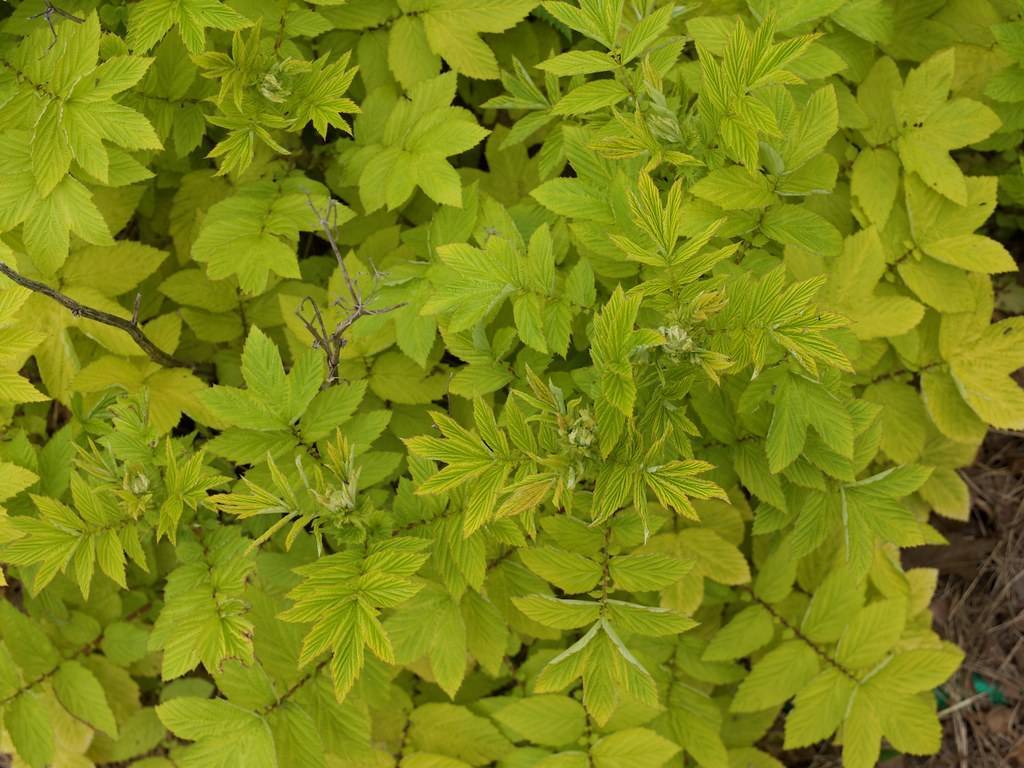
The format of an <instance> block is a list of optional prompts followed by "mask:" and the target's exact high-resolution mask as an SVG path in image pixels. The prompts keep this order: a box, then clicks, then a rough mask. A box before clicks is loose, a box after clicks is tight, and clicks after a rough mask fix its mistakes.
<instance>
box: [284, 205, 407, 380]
mask: <svg viewBox="0 0 1024 768" xmlns="http://www.w3.org/2000/svg"><path fill="white" fill-rule="evenodd" d="M306 200H307V202H308V203H309V207H310V210H312V211H313V214H314V215H315V216H316V218H317V222H318V223H319V225H320V231H321V232H322V233H323V236H324V238H325V239H326V240H327V244H328V245H329V246H330V247H331V252H332V253H333V254H334V258H335V259H336V260H337V262H338V269H340V270H341V276H342V279H343V280H344V281H345V288H346V289H347V293H348V296H339V297H338V298H336V299H335V300H334V302H333V303H334V306H337V307H340V308H341V309H342V310H344V311H345V312H347V314H346V315H345V317H343V318H342V319H341V320H340V321H338V323H337V324H336V325H335V326H334V328H333V329H332V330H328V329H327V323H326V322H325V320H324V316H323V313H322V312H321V311H320V307H318V306H317V303H316V301H315V300H314V299H313V297H312V296H306V297H304V298H303V299H302V302H301V303H300V304H299V308H298V309H297V310H295V314H296V315H297V316H298V318H299V320H301V321H302V324H303V325H304V326H305V327H306V330H307V331H309V333H310V335H311V336H312V337H313V348H314V349H322V350H323V351H324V355H325V356H326V357H327V378H326V379H325V381H324V386H325V387H329V386H331V385H332V384H335V383H337V381H338V368H339V366H340V365H341V351H342V350H343V349H344V348H345V345H346V344H347V343H348V340H347V339H346V338H345V334H346V333H347V332H348V330H349V328H351V327H352V326H353V325H354V324H355V322H356V321H357V320H358V319H359V318H361V317H366V316H367V315H384V314H387V313H388V312H393V311H394V310H396V309H399V308H400V307H403V306H405V304H404V302H403V303H399V304H392V305H390V306H386V307H378V308H375V309H374V308H371V307H370V305H371V304H372V303H373V300H374V298H375V296H376V288H377V285H376V283H377V280H378V279H379V277H380V276H381V275H380V273H378V272H377V271H376V270H375V271H374V274H373V277H374V287H373V290H371V291H370V293H369V295H367V296H364V295H363V292H362V290H361V289H360V287H359V284H358V282H357V281H356V280H354V279H353V277H352V274H351V273H350V272H349V270H348V266H347V265H346V264H345V257H344V255H343V254H342V252H341V248H340V247H339V246H338V238H337V235H336V234H335V233H336V232H337V228H338V225H337V213H338V208H337V202H336V201H335V200H334V199H333V198H330V199H328V201H327V207H326V208H325V209H324V210H322V211H321V210H320V209H318V208H317V207H316V205H315V204H314V203H313V198H311V197H310V196H309V195H306ZM307 305H308V306H309V307H310V312H311V314H310V315H308V316H307V315H306V314H305V313H304V310H305V308H306V306H307Z"/></svg>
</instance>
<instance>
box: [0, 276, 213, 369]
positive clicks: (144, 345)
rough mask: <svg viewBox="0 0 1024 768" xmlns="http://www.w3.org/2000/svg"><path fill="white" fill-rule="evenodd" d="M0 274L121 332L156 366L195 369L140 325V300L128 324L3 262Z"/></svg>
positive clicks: (78, 315) (76, 314)
mask: <svg viewBox="0 0 1024 768" xmlns="http://www.w3.org/2000/svg"><path fill="white" fill-rule="evenodd" d="M0 274H4V275H6V276H7V277H8V278H10V279H11V280H12V281H14V282H15V283H17V284H18V285H20V286H22V287H24V288H28V289H29V290H30V291H34V292H36V293H41V294H42V295H43V296H47V297H49V298H51V299H53V300H54V301H56V302H57V303H58V304H60V305H61V306H63V307H66V308H67V309H68V310H69V311H70V312H71V314H72V315H74V316H75V317H84V318H85V319H86V320H94V321H95V322H97V323H103V324H104V325H109V326H112V327H114V328H119V329H120V330H122V331H124V332H125V333H127V334H128V335H129V336H131V337H132V340H133V341H134V342H135V343H136V344H138V345H139V348H140V349H141V350H142V351H143V352H145V353H146V354H147V355H148V356H149V359H150V360H152V361H153V362H154V363H158V364H160V365H163V366H166V367H168V368H194V367H195V366H193V365H191V364H189V363H186V362H185V361H183V360H179V359H178V358H176V357H174V356H173V355H169V354H167V353H166V352H164V351H163V350H162V349H160V347H158V346H157V345H156V344H154V343H153V342H152V341H151V340H150V338H149V337H148V336H147V335H146V334H145V332H144V331H143V330H142V328H141V327H140V326H139V323H138V320H139V317H138V313H139V297H136V299H135V311H134V312H133V314H132V319H131V320H126V319H125V318H123V317H118V316H117V315H112V314H110V313H109V312H104V311H103V310H100V309H95V308H93V307H88V306H86V305H85V304H80V303H79V302H77V301H75V300H74V299H72V298H71V297H70V296H68V295H67V294H64V293H61V292H60V291H58V290H57V289H55V288H51V287H50V286H48V285H46V284H45V283H40V282H39V281H38V280H33V279H32V278H30V277H25V276H24V275H22V274H20V273H18V272H15V271H14V270H13V269H11V267H9V266H8V265H7V264H5V263H4V262H2V261H0Z"/></svg>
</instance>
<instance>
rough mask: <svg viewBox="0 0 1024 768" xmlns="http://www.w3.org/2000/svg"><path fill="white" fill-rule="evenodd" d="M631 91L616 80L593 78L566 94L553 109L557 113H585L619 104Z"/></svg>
mask: <svg viewBox="0 0 1024 768" xmlns="http://www.w3.org/2000/svg"><path fill="white" fill-rule="evenodd" d="M628 95H629V92H628V91H627V90H626V89H625V87H623V86H622V85H621V84H619V83H618V82H617V81H615V80H593V81H591V82H589V83H585V84H584V85H581V86H580V87H579V88H575V89H573V90H571V91H569V93H567V94H565V96H563V97H562V98H561V99H560V100H559V101H558V102H556V103H555V105H554V106H553V107H552V108H551V111H552V112H553V113H554V114H556V115H585V114H587V113H588V112H595V111H597V110H599V109H603V108H604V107H611V106H614V105H616V104H618V103H619V102H620V101H622V100H623V99H625V98H626V97H627V96H628Z"/></svg>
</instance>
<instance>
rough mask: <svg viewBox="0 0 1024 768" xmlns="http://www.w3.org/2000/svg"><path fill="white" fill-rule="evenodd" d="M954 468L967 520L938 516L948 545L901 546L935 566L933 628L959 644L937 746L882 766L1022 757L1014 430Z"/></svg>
mask: <svg viewBox="0 0 1024 768" xmlns="http://www.w3.org/2000/svg"><path fill="white" fill-rule="evenodd" d="M962 476H963V478H964V480H965V481H966V482H967V484H968V485H969V486H970V488H971V494H972V497H973V507H972V512H971V517H970V520H969V521H968V522H966V523H961V524H956V523H948V522H945V523H942V524H940V528H941V529H942V530H943V533H944V534H945V535H946V538H947V539H949V546H948V547H942V548H925V549H922V550H910V551H908V552H907V553H906V564H907V565H910V566H930V567H934V568H938V569H939V571H940V579H939V587H938V590H937V591H936V595H935V601H934V603H933V612H934V615H935V628H936V630H937V631H938V632H939V634H941V635H942V636H943V637H944V638H946V639H948V640H950V641H952V642H954V643H956V644H957V645H959V646H960V647H961V648H963V649H964V651H965V653H966V660H965V661H964V664H963V667H962V668H961V669H960V670H959V671H958V672H957V673H956V674H955V675H954V677H953V679H952V680H950V681H949V683H947V684H946V685H945V686H944V687H943V688H942V690H941V691H940V707H941V710H940V713H941V714H940V716H941V718H942V722H943V727H944V731H945V738H944V740H943V749H942V751H941V752H940V753H939V754H938V755H936V756H934V757H932V758H929V759H921V758H909V757H901V758H896V759H894V760H891V761H889V762H887V763H883V765H884V766H885V768H911V767H913V768H1014V767H1016V766H1022V767H1024V701H1022V698H1024V433H1019V432H1009V431H999V430H993V431H992V432H990V433H989V435H988V437H987V439H986V440H985V443H984V445H983V446H982V449H981V452H980V453H979V456H978V460H977V462H976V463H975V464H974V465H973V466H971V467H970V468H968V469H966V470H964V471H963V473H962Z"/></svg>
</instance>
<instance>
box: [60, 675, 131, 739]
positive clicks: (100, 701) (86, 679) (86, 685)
mask: <svg viewBox="0 0 1024 768" xmlns="http://www.w3.org/2000/svg"><path fill="white" fill-rule="evenodd" d="M53 691H54V693H55V694H56V696H57V700H58V701H59V702H60V703H61V704H62V705H63V706H64V708H65V709H66V710H67V711H68V712H70V713H71V714H72V715H74V716H75V717H77V718H78V719H79V720H82V721H84V722H86V723H89V725H91V726H93V727H94V728H96V729H98V730H101V731H103V732H104V733H106V734H107V735H108V736H110V737H111V738H114V739H116V738H117V722H116V720H115V719H114V713H113V712H112V711H111V710H110V705H109V704H108V703H107V696H106V694H105V693H104V692H103V688H102V686H101V685H100V682H99V681H98V680H97V679H96V677H95V675H93V674H92V672H90V671H89V670H88V669H86V668H85V667H84V666H82V665H81V664H80V663H78V662H77V661H65V662H63V663H62V664H61V665H60V667H58V668H57V672H56V674H54V676H53Z"/></svg>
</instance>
